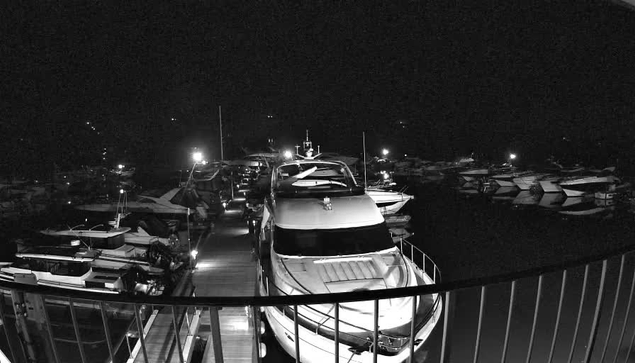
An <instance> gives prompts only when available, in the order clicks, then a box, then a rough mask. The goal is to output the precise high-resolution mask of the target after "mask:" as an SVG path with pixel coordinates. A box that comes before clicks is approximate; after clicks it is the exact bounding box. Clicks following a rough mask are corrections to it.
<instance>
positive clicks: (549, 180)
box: [538, 175, 562, 193]
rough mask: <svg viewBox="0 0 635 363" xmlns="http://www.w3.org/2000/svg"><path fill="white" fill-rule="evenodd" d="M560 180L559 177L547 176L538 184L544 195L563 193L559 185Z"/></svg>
mask: <svg viewBox="0 0 635 363" xmlns="http://www.w3.org/2000/svg"><path fill="white" fill-rule="evenodd" d="M560 179H562V178H561V177H559V176H554V175H546V176H544V177H542V178H541V179H539V180H538V184H539V185H540V188H542V191H543V192H544V193H562V187H560V184H558V182H559V181H560Z"/></svg>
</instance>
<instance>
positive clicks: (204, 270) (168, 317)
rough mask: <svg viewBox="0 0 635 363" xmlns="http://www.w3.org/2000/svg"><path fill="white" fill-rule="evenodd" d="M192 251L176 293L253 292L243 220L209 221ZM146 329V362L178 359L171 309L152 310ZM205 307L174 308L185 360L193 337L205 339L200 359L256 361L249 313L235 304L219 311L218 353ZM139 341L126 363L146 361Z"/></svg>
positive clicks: (252, 271)
mask: <svg viewBox="0 0 635 363" xmlns="http://www.w3.org/2000/svg"><path fill="white" fill-rule="evenodd" d="M201 237H202V238H200V239H198V241H197V242H196V243H194V242H193V245H192V247H193V249H196V250H197V251H198V256H197V262H196V266H195V268H194V269H193V270H191V271H190V273H188V274H187V275H186V276H185V277H184V279H185V280H184V281H183V282H184V286H183V288H181V289H177V291H175V293H178V294H185V295H195V296H254V294H256V261H255V258H254V255H253V254H252V238H253V236H252V235H250V234H249V230H248V227H247V224H246V222H245V221H243V220H231V219H226V220H222V219H221V220H218V221H215V222H214V223H212V224H211V226H210V228H209V229H208V230H207V231H206V233H205V234H204V235H203V236H201ZM153 315H154V316H153V317H151V318H150V319H149V320H148V323H146V327H145V328H144V337H145V346H146V354H147V357H148V361H149V362H181V360H180V359H179V355H178V354H179V349H178V347H177V346H176V339H175V334H174V331H175V329H174V323H173V315H172V311H171V309H165V308H164V309H162V310H160V311H159V310H155V311H154V312H153ZM213 315H214V314H211V313H210V311H209V310H208V309H205V310H198V311H194V309H190V310H189V311H188V313H187V314H185V313H184V312H183V311H181V312H177V319H179V321H177V325H178V326H179V327H180V331H179V333H180V334H179V338H180V342H181V346H182V352H183V356H184V360H183V361H186V362H187V361H189V358H191V357H192V353H193V350H194V343H195V339H196V338H195V337H196V336H197V335H200V336H201V337H202V338H204V339H205V338H207V344H206V345H205V351H204V353H203V358H202V362H215V361H216V360H215V359H216V358H217V356H219V357H220V356H222V358H223V361H224V362H240V363H242V362H245V363H246V362H252V361H254V352H255V350H254V347H255V344H254V330H253V319H252V316H251V312H250V311H249V310H248V309H245V308H242V307H239V308H232V307H225V308H223V309H220V310H218V319H219V325H220V329H221V331H222V338H221V342H222V352H216V351H215V350H214V346H215V344H213V338H212V329H211V320H212V319H214V317H213ZM144 361H145V359H144V354H143V352H141V346H140V344H137V346H135V349H134V350H133V354H132V356H131V359H129V360H128V362H129V363H132V362H135V363H136V362H144Z"/></svg>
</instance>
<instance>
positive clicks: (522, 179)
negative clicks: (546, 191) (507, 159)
mask: <svg viewBox="0 0 635 363" xmlns="http://www.w3.org/2000/svg"><path fill="white" fill-rule="evenodd" d="M545 175H547V174H545V173H527V174H523V175H520V176H517V177H515V178H513V179H512V180H513V182H514V184H516V186H517V187H518V188H520V190H529V189H531V187H533V186H534V185H536V184H537V183H538V179H540V178H542V177H544V176H545Z"/></svg>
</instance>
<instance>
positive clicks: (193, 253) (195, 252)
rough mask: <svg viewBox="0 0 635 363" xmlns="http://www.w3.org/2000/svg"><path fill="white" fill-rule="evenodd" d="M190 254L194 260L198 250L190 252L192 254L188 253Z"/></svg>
mask: <svg viewBox="0 0 635 363" xmlns="http://www.w3.org/2000/svg"><path fill="white" fill-rule="evenodd" d="M190 254H191V255H192V258H193V259H196V256H198V250H192V252H190Z"/></svg>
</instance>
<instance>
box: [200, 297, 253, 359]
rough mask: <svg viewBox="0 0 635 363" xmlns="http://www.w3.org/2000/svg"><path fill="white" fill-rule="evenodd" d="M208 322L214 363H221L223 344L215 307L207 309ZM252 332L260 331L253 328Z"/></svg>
mask: <svg viewBox="0 0 635 363" xmlns="http://www.w3.org/2000/svg"><path fill="white" fill-rule="evenodd" d="M209 321H210V328H211V330H212V342H213V344H214V362H216V363H223V361H224V359H223V343H222V341H221V332H220V317H219V316H218V308H217V307H216V306H210V307H209ZM254 328H255V329H254V330H256V331H257V330H258V329H260V328H259V327H254Z"/></svg>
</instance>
